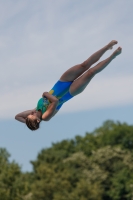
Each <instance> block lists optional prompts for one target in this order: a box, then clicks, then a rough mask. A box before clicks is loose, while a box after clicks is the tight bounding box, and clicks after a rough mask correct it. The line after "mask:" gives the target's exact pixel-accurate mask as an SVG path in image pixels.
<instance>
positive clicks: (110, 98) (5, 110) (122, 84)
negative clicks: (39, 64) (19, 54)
mask: <svg viewBox="0 0 133 200" xmlns="http://www.w3.org/2000/svg"><path fill="white" fill-rule="evenodd" d="M53 84H54V83H49V84H47V85H42V84H41V85H34V86H30V87H29V86H28V87H25V88H20V89H14V90H12V91H10V92H9V91H8V92H7V93H5V94H3V95H1V102H3V104H1V105H0V118H14V116H15V115H16V114H17V113H19V112H22V111H24V110H29V109H33V108H35V107H36V104H37V101H38V100H39V98H40V97H41V94H42V93H43V92H44V91H49V90H50V89H51V88H52V86H53ZM131 85H133V76H125V77H114V78H104V79H103V78H102V79H101V78H99V77H98V78H96V77H94V79H92V81H91V82H90V84H89V85H88V87H87V88H86V89H85V90H84V91H83V93H81V94H79V95H77V96H76V97H74V98H73V99H71V100H70V101H68V102H66V103H65V104H64V105H63V107H62V108H61V110H60V112H59V113H64V112H76V111H82V110H94V109H97V108H103V107H111V106H118V105H119V106H120V105H126V104H133V93H132V92H131Z"/></svg>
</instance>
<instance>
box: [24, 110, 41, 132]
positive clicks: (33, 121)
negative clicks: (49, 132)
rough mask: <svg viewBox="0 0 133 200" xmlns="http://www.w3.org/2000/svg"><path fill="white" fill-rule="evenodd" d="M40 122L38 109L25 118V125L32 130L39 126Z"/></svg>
mask: <svg viewBox="0 0 133 200" xmlns="http://www.w3.org/2000/svg"><path fill="white" fill-rule="evenodd" d="M40 122H41V117H40V113H39V111H34V112H32V113H31V114H30V115H28V116H27V118H26V125H27V127H28V128H29V129H30V130H32V131H35V130H37V129H38V128H39V125H40Z"/></svg>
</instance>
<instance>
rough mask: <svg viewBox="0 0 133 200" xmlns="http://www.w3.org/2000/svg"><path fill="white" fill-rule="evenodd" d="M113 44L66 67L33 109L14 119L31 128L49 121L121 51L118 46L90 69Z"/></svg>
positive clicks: (112, 42) (113, 41)
mask: <svg viewBox="0 0 133 200" xmlns="http://www.w3.org/2000/svg"><path fill="white" fill-rule="evenodd" d="M115 44H117V41H116V40H112V41H111V42H110V43H109V44H107V45H106V46H104V47H103V48H102V49H100V50H99V51H97V52H96V53H94V54H92V55H91V56H90V57H89V58H88V59H87V60H86V61H84V62H83V63H81V64H78V65H75V66H73V67H71V68H70V69H68V70H67V71H66V72H65V73H64V74H63V75H62V76H61V77H60V79H59V80H58V81H57V83H56V84H55V85H54V87H53V88H52V89H51V90H50V91H49V92H44V93H43V94H42V98H41V99H40V100H39V101H38V103H37V107H36V108H35V109H33V110H28V111H24V112H22V113H19V114H17V115H16V116H15V119H16V120H18V121H20V122H23V123H26V125H27V126H28V128H29V129H31V130H37V129H38V128H39V124H40V122H41V121H49V120H50V119H51V118H52V117H53V116H54V115H55V114H56V113H57V112H58V111H59V109H60V108H61V106H62V105H63V104H64V103H65V102H66V101H68V100H69V99H71V98H73V97H74V96H76V95H78V94H80V93H81V92H83V90H84V89H85V88H86V86H87V85H88V83H89V82H90V80H91V79H92V78H93V77H94V76H95V75H96V74H97V73H99V72H100V71H102V70H103V69H104V68H105V67H106V66H107V65H108V64H109V63H110V62H111V61H112V60H113V59H114V58H115V57H116V56H117V55H119V54H120V53H121V51H122V48H121V47H118V48H117V49H116V50H115V51H114V52H113V53H112V55H111V56H109V57H108V58H107V59H105V60H103V61H101V62H100V63H98V64H97V65H96V66H94V67H92V68H91V69H90V67H91V65H92V64H94V63H95V62H97V61H98V60H99V59H100V57H101V56H102V55H103V54H104V53H105V52H106V51H107V50H108V49H112V48H113V46H114V45H115Z"/></svg>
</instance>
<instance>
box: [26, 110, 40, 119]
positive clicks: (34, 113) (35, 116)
mask: <svg viewBox="0 0 133 200" xmlns="http://www.w3.org/2000/svg"><path fill="white" fill-rule="evenodd" d="M28 118H29V119H32V120H35V119H37V120H39V121H40V119H39V117H38V116H37V111H33V112H31V114H30V115H28Z"/></svg>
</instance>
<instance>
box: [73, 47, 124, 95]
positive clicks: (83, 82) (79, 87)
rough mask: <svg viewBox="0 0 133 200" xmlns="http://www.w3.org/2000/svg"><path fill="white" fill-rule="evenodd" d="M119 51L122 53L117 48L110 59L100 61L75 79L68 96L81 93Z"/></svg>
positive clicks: (120, 49)
mask: <svg viewBox="0 0 133 200" xmlns="http://www.w3.org/2000/svg"><path fill="white" fill-rule="evenodd" d="M121 51H122V48H121V47H119V48H118V49H116V50H115V51H114V52H113V54H112V55H111V56H110V57H108V58H107V59H105V60H103V61H101V62H100V63H98V64H97V65H96V66H94V67H92V68H91V69H89V70H88V71H87V72H85V73H84V74H83V75H82V76H80V77H79V78H78V79H76V80H75V81H74V82H73V83H72V85H71V86H70V89H69V92H70V94H71V95H72V96H75V95H77V94H79V93H81V92H82V91H83V90H84V89H85V88H86V86H87V85H88V83H89V82H90V80H91V79H92V78H93V77H94V76H95V74H97V73H99V72H100V71H102V70H103V69H104V68H105V67H106V66H107V65H108V64H109V63H110V62H111V61H112V60H113V59H114V58H115V57H116V56H117V55H119V54H120V53H121Z"/></svg>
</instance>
